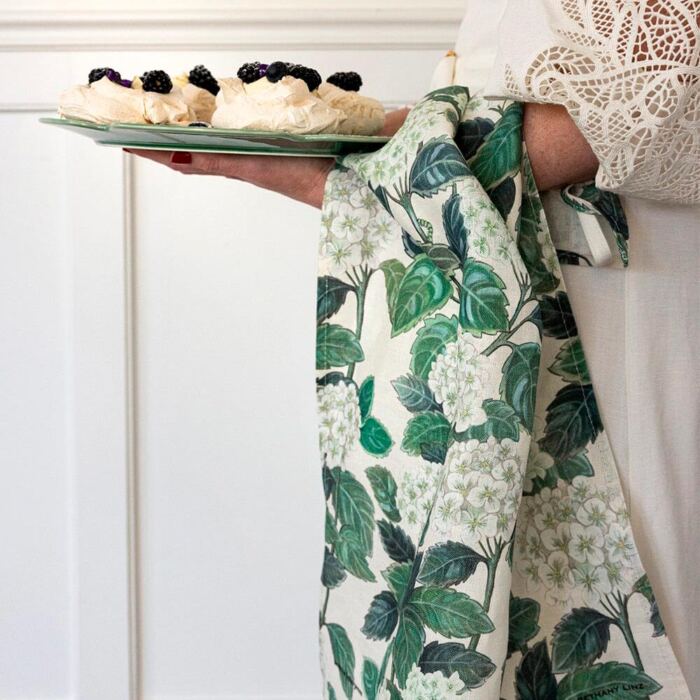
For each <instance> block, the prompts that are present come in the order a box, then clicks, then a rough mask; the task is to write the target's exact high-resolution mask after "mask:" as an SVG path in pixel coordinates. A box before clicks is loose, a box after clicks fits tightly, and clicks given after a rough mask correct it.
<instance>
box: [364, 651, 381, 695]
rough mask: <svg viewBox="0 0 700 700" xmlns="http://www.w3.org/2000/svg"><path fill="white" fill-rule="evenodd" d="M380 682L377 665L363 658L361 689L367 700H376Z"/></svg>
mask: <svg viewBox="0 0 700 700" xmlns="http://www.w3.org/2000/svg"><path fill="white" fill-rule="evenodd" d="M380 680H381V679H380V677H379V669H378V668H377V664H375V663H374V661H372V659H368V658H367V657H366V656H365V657H364V661H363V664H362V687H363V688H364V690H365V698H367V700H376V697H377V690H378V689H379V683H380Z"/></svg>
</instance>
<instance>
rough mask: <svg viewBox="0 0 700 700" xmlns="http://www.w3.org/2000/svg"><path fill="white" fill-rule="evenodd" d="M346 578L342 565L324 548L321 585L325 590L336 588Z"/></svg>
mask: <svg viewBox="0 0 700 700" xmlns="http://www.w3.org/2000/svg"><path fill="white" fill-rule="evenodd" d="M346 578H347V573H346V572H345V569H344V568H343V565H342V564H341V563H340V562H339V561H338V560H337V559H336V558H335V556H334V555H333V554H332V553H331V551H330V549H328V547H326V548H325V552H324V557H323V569H322V571H321V583H322V584H323V585H324V586H325V587H326V588H336V587H337V586H339V585H340V584H341V583H342V582H343V581H344V580H345V579H346Z"/></svg>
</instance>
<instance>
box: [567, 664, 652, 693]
mask: <svg viewBox="0 0 700 700" xmlns="http://www.w3.org/2000/svg"><path fill="white" fill-rule="evenodd" d="M661 687H662V686H661V685H660V684H659V683H657V682H656V681H655V680H654V679H653V678H652V677H651V676H648V675H647V674H646V673H644V672H643V671H640V670H639V669H638V668H636V667H635V666H631V665H630V664H621V663H618V662H617V661H608V662H607V663H604V664H595V665H594V666H591V667H590V668H582V669H580V670H578V671H574V672H573V673H571V674H569V675H568V676H565V677H564V678H562V680H561V683H559V692H558V694H557V700H583V699H584V698H604V697H605V698H607V697H610V698H615V700H642V698H646V697H649V695H653V694H654V693H658V692H659V690H661Z"/></svg>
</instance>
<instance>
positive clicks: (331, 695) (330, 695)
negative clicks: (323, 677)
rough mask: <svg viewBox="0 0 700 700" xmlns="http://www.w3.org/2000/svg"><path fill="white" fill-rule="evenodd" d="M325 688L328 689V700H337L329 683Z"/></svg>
mask: <svg viewBox="0 0 700 700" xmlns="http://www.w3.org/2000/svg"><path fill="white" fill-rule="evenodd" d="M326 688H327V689H328V700H338V696H337V695H336V694H335V689H334V688H333V686H332V685H331V684H330V683H326Z"/></svg>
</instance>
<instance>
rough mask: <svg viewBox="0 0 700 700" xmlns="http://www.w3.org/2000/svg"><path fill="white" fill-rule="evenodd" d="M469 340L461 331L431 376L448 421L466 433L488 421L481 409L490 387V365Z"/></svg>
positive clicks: (447, 347) (436, 364) (433, 367)
mask: <svg viewBox="0 0 700 700" xmlns="http://www.w3.org/2000/svg"><path fill="white" fill-rule="evenodd" d="M470 338H471V336H470V335H469V334H468V333H464V332H462V330H461V329H459V330H458V336H457V339H456V340H455V341H453V342H451V343H448V344H447V345H446V347H445V350H444V352H442V353H441V354H440V355H438V357H437V358H436V359H435V360H434V361H433V364H432V367H431V369H430V373H429V374H428V385H429V386H430V388H431V389H432V391H433V393H434V394H435V398H436V399H437V401H439V402H440V403H441V404H442V409H443V411H444V412H445V415H446V416H447V418H448V420H450V421H453V422H455V429H456V430H466V429H467V428H468V427H469V426H471V425H479V424H480V423H483V422H484V421H485V420H486V413H485V412H484V410H483V408H482V406H481V405H482V403H483V400H484V398H485V397H484V388H485V387H488V386H489V380H490V372H489V362H488V360H487V358H485V357H484V356H483V355H482V354H481V353H480V352H479V351H478V350H477V348H476V347H475V346H474V345H473V344H472V343H471V342H470ZM487 393H490V392H487Z"/></svg>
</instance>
